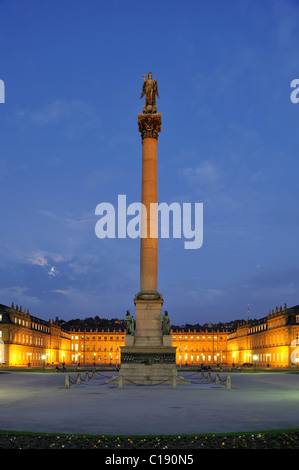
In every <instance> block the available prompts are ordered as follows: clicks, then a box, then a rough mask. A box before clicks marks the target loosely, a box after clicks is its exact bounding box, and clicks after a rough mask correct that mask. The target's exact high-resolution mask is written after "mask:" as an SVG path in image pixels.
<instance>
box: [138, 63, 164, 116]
mask: <svg viewBox="0 0 299 470" xmlns="http://www.w3.org/2000/svg"><path fill="white" fill-rule="evenodd" d="M143 96H145V106H143V113H144V114H148V113H151V114H152V113H156V112H157V105H156V96H158V98H160V96H159V93H158V82H157V80H154V79H153V75H152V73H151V72H149V74H148V78H146V75H143V87H142V93H141V96H140V99H141V98H143Z"/></svg>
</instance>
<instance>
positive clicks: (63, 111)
mask: <svg viewBox="0 0 299 470" xmlns="http://www.w3.org/2000/svg"><path fill="white" fill-rule="evenodd" d="M17 115H18V116H19V117H21V118H24V117H27V118H29V119H30V121H31V122H33V123H34V124H36V125H38V126H43V127H45V126H49V125H54V126H55V125H56V126H59V129H62V130H63V131H64V132H67V134H68V135H69V136H70V137H76V136H78V135H79V136H80V135H82V134H83V133H85V132H87V131H93V132H94V131H98V130H99V128H100V127H101V121H100V119H99V118H98V116H97V112H96V108H95V106H93V105H91V104H90V103H87V102H85V101H82V100H79V99H73V100H70V101H66V100H54V101H52V103H50V104H48V105H46V106H44V107H43V108H41V109H39V110H36V111H32V112H29V113H27V112H24V111H19V112H18V113H17Z"/></svg>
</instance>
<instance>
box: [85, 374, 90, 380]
mask: <svg viewBox="0 0 299 470" xmlns="http://www.w3.org/2000/svg"><path fill="white" fill-rule="evenodd" d="M88 381H89V375H88V372H86V374H85V382H88Z"/></svg>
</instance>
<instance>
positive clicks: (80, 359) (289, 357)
mask: <svg viewBox="0 0 299 470" xmlns="http://www.w3.org/2000/svg"><path fill="white" fill-rule="evenodd" d="M125 334H126V331H125V330H124V329H122V328H120V329H117V330H116V329H114V330H111V329H101V330H100V329H88V330H87V329H85V330H84V331H83V330H75V329H71V330H66V329H64V328H63V327H61V326H60V325H58V324H57V323H56V322H54V321H45V320H41V319H39V318H37V317H35V316H32V315H31V314H30V313H29V311H28V310H26V309H22V307H19V306H17V305H16V306H14V304H12V306H11V307H7V306H5V305H2V304H0V365H2V366H3V367H4V366H5V367H28V366H31V367H42V366H46V365H50V366H51V365H53V366H56V365H61V364H63V363H64V364H67V365H68V364H73V365H77V366H80V365H82V366H95V367H96V366H116V367H117V366H119V365H120V357H121V354H120V352H121V347H122V346H124V344H125ZM171 340H172V345H173V346H176V363H177V366H178V367H181V366H185V365H194V366H198V367H199V366H201V365H202V364H204V365H210V366H214V365H219V366H229V367H232V366H240V365H242V364H244V363H250V364H254V365H255V366H257V367H282V368H287V367H297V365H298V361H299V305H297V306H295V307H292V308H287V307H286V305H285V306H284V308H282V307H280V308H278V307H276V309H275V310H272V311H270V312H269V314H268V315H267V316H266V317H263V318H260V319H259V320H247V321H244V322H240V323H239V324H238V325H237V326H236V327H235V328H234V329H231V328H223V329H216V328H213V327H212V326H211V327H210V328H205V329H200V328H198V329H194V330H184V329H176V330H171Z"/></svg>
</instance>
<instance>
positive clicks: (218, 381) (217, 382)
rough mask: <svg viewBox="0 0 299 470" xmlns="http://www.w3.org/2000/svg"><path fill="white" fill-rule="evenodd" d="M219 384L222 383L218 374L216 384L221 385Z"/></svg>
mask: <svg viewBox="0 0 299 470" xmlns="http://www.w3.org/2000/svg"><path fill="white" fill-rule="evenodd" d="M219 383H220V380H219V374H218V373H217V374H216V384H219Z"/></svg>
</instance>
